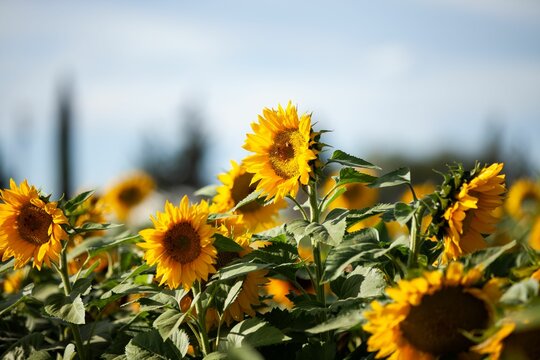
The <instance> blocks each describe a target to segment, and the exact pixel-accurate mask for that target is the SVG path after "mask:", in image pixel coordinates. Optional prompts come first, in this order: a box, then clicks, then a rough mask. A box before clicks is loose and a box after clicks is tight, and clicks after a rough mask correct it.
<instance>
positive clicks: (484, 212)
mask: <svg viewBox="0 0 540 360" xmlns="http://www.w3.org/2000/svg"><path fill="white" fill-rule="evenodd" d="M502 168H503V164H502V163H495V164H492V165H490V166H487V167H484V168H482V169H479V168H477V169H475V170H474V172H473V173H472V174H470V175H469V176H467V174H464V176H463V177H464V181H463V182H462V183H461V185H460V186H459V188H457V189H456V190H455V191H454V192H453V194H452V197H453V198H451V199H450V201H451V202H450V205H449V206H448V207H447V208H446V210H445V212H444V215H443V217H444V220H445V226H444V234H443V241H444V251H443V254H442V261H443V262H448V261H449V260H455V259H457V258H458V257H460V256H461V255H464V254H468V253H471V252H474V251H476V250H479V249H482V248H484V247H485V246H486V242H485V240H484V237H483V236H482V234H490V233H492V232H493V231H495V226H496V224H497V221H498V219H497V217H495V216H494V214H493V213H494V211H495V210H496V209H497V208H498V207H500V206H501V205H502V204H503V198H504V193H505V191H506V188H505V183H504V180H505V175H504V174H500V172H501V170H502Z"/></svg>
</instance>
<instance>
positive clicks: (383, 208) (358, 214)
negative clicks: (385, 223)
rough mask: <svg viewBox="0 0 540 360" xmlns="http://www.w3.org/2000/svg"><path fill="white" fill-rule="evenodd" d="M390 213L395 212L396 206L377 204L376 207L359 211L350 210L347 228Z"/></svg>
mask: <svg viewBox="0 0 540 360" xmlns="http://www.w3.org/2000/svg"><path fill="white" fill-rule="evenodd" d="M390 211H391V212H393V211H394V204H385V203H380V204H376V205H375V206H371V207H367V208H363V209H359V210H350V211H349V213H348V214H347V228H349V227H351V226H352V225H354V224H356V223H357V222H359V221H362V220H364V219H367V218H370V217H372V216H375V215H380V214H385V213H387V212H390Z"/></svg>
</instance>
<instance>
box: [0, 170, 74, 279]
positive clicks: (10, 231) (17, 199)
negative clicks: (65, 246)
mask: <svg viewBox="0 0 540 360" xmlns="http://www.w3.org/2000/svg"><path fill="white" fill-rule="evenodd" d="M0 199H1V200H2V201H3V204H0V252H3V256H2V261H6V260H7V259H9V258H12V257H14V258H15V266H14V267H15V269H19V268H21V267H23V266H24V265H26V263H28V262H29V261H30V259H32V257H33V258H34V262H33V266H34V267H36V268H37V269H38V270H41V266H42V265H43V262H45V264H47V266H51V260H52V261H58V255H59V254H60V251H61V250H62V244H61V240H63V239H66V238H67V234H66V232H65V231H64V230H63V229H62V226H61V225H62V224H67V223H68V220H67V218H66V216H65V215H64V213H63V212H62V209H59V208H58V207H57V206H56V202H49V201H48V200H47V199H46V198H41V197H40V194H39V191H38V190H37V189H36V188H35V187H34V186H30V185H28V182H27V181H26V180H24V181H23V182H22V183H21V185H20V186H17V184H16V183H15V181H14V180H13V179H11V180H10V189H5V190H1V191H0Z"/></svg>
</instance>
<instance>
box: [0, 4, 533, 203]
mask: <svg viewBox="0 0 540 360" xmlns="http://www.w3.org/2000/svg"><path fill="white" fill-rule="evenodd" d="M539 39H540V2H539V1H537V0H513V1H506V0H490V1H488V0H475V1H467V0H456V1H450V0H440V1H427V0H413V1H407V2H404V1H386V0H385V1H376V2H375V1H352V0H351V1H341V2H339V3H336V2H332V3H330V2H323V1H296V2H290V1H256V2H254V1H234V0H233V1H227V2H187V1H182V2H156V1H153V2H143V1H129V2H127V1H116V2H114V3H111V2H105V1H93V2H86V3H83V2H73V1H47V2H43V1H25V2H16V1H2V2H0V126H1V131H0V181H1V182H2V184H1V185H2V186H3V187H4V186H6V183H7V181H8V179H9V178H10V177H13V178H15V179H16V180H17V181H21V180H22V179H24V178H27V179H28V180H29V182H31V183H32V184H35V185H38V186H41V187H42V188H43V189H44V190H46V191H47V192H53V193H54V194H55V195H59V194H60V193H62V192H68V193H73V192H74V191H78V190H80V189H83V188H100V187H103V186H105V185H106V184H108V183H110V182H111V181H113V180H114V179H116V178H117V177H119V176H121V175H122V174H124V173H126V172H129V171H132V170H133V169H144V170H146V171H147V172H149V173H150V174H151V175H152V176H153V177H154V178H155V179H156V180H157V183H158V185H159V186H160V187H161V188H164V189H166V188H173V187H175V186H180V185H185V186H190V187H192V188H197V187H200V186H203V185H206V184H210V183H216V182H217V180H216V176H217V174H219V173H221V172H224V171H226V170H228V169H229V166H230V165H229V160H231V159H234V160H237V161H240V160H241V159H242V158H243V157H244V156H245V155H246V154H247V153H246V152H245V151H244V150H243V149H242V148H241V146H242V144H243V143H244V139H245V134H246V133H247V132H251V129H250V123H251V122H253V121H256V120H257V114H260V113H261V110H262V108H263V107H276V106H277V104H278V103H281V104H283V105H285V104H286V103H287V102H288V101H289V100H291V101H292V102H293V103H294V104H297V105H298V108H299V112H301V113H303V112H313V118H312V119H313V121H314V122H316V125H315V128H316V129H329V130H333V132H332V133H329V134H326V135H325V136H324V138H323V141H324V142H325V143H328V144H331V145H333V146H334V147H335V148H338V149H341V150H344V151H346V152H349V153H352V154H354V155H356V156H359V157H361V158H364V159H366V160H368V161H370V162H374V163H377V164H381V165H382V166H383V168H384V170H387V171H390V170H393V169H394V168H396V167H398V166H410V167H411V168H412V175H413V183H414V182H421V181H424V180H425V178H427V177H429V176H431V175H433V173H432V169H434V168H437V169H442V168H443V167H444V163H445V162H448V163H450V162H453V161H461V162H465V163H467V164H473V163H474V161H475V160H479V161H482V162H488V161H504V162H505V163H506V172H507V174H508V175H509V177H510V178H515V177H518V176H523V175H530V176H531V175H532V176H534V175H537V174H538V171H539V169H540V141H539V140H540V137H539V135H540V41H539ZM435 176H437V175H435ZM437 179H440V178H437Z"/></svg>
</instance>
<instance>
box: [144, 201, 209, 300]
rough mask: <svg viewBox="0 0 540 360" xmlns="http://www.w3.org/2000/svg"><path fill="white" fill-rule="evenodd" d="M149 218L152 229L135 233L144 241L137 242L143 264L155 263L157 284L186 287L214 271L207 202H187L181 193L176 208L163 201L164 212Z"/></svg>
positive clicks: (206, 278) (172, 287)
mask: <svg viewBox="0 0 540 360" xmlns="http://www.w3.org/2000/svg"><path fill="white" fill-rule="evenodd" d="M150 219H151V220H152V223H153V224H154V228H152V229H145V230H141V231H140V232H139V233H140V234H141V236H142V237H143V239H144V242H141V243H138V245H139V246H140V247H142V248H143V249H145V254H144V259H145V260H146V261H147V263H148V264H149V265H154V264H156V277H157V279H159V280H160V285H161V284H163V283H167V285H168V286H169V287H170V288H171V289H176V288H178V287H179V286H180V285H182V286H183V287H184V289H186V290H189V289H190V288H191V286H192V285H193V282H194V281H195V280H201V279H202V280H205V281H206V280H208V274H210V273H213V272H215V271H216V269H215V268H214V264H215V262H216V256H217V250H216V248H215V247H214V245H213V244H214V239H213V235H214V233H215V229H214V228H213V227H212V226H210V225H208V224H207V220H208V204H207V203H206V202H201V203H199V204H195V205H190V203H189V199H188V197H187V196H184V197H183V198H182V200H181V201H180V205H179V206H178V207H176V206H174V205H173V204H171V203H170V202H169V201H167V202H166V203H165V212H163V213H161V212H157V214H156V216H155V217H153V216H151V217H150Z"/></svg>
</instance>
